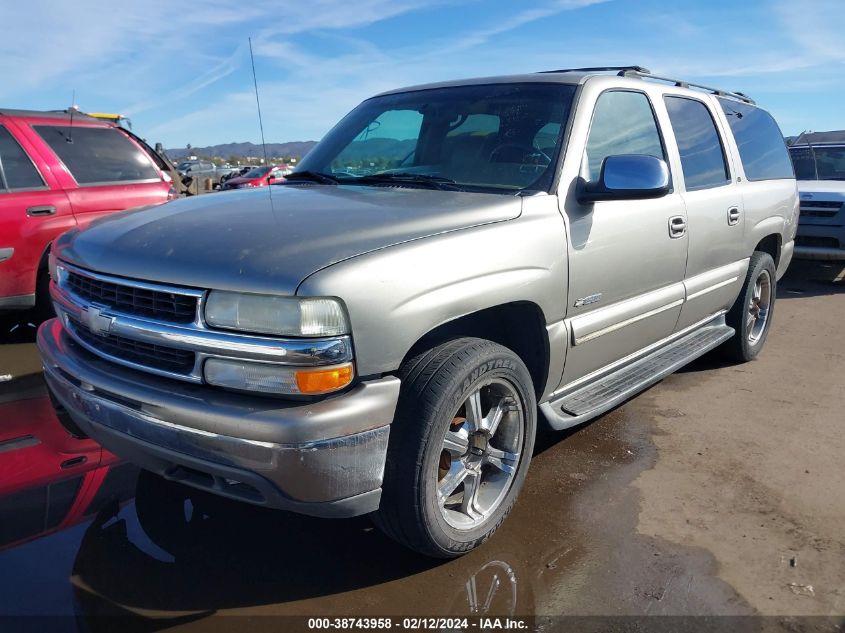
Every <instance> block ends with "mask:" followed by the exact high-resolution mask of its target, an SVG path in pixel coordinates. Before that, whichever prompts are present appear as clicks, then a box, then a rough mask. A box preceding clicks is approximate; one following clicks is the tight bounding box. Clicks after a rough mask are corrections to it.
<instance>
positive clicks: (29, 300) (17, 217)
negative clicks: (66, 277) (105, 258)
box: [0, 120, 76, 308]
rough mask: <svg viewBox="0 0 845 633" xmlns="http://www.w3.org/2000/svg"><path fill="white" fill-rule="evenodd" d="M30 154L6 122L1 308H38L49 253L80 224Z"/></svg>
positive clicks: (0, 208)
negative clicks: (55, 241) (41, 270)
mask: <svg viewBox="0 0 845 633" xmlns="http://www.w3.org/2000/svg"><path fill="white" fill-rule="evenodd" d="M30 152H32V148H31V147H30V146H29V143H28V140H27V138H26V137H25V136H24V135H22V134H21V133H20V130H18V129H17V127H16V126H15V125H14V124H13V123H12V122H10V121H8V120H6V121H5V122H0V307H11V308H14V307H26V306H28V305H33V304H34V300H35V296H34V295H35V286H36V277H37V272H38V266H39V264H40V263H41V260H42V257H43V255H44V252H45V251H46V250H47V247H48V246H49V244H50V242H52V241H53V239H55V238H56V236H58V235H59V234H61V233H63V232H64V231H66V230H67V229H70V228H72V227H73V226H75V224H76V222H75V220H74V216H73V213H72V212H71V206H70V202H69V200H68V197H67V196H66V195H65V192H64V191H62V190H61V188H60V187H59V186H58V183H56V182H55V180H54V178H53V176H52V174H51V173H50V171H49V170H47V169H43V166H42V167H39V166H37V165H36V162H35V161H34V160H33V158H32V156H36V157H37V154H35V153H32V155H31V154H30Z"/></svg>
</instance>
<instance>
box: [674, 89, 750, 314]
mask: <svg viewBox="0 0 845 633" xmlns="http://www.w3.org/2000/svg"><path fill="white" fill-rule="evenodd" d="M663 104H664V106H665V107H666V111H667V113H668V116H669V121H670V123H671V127H672V131H673V135H672V136H673V137H674V141H675V143H674V146H673V144H672V143H670V151H673V152H674V151H677V152H678V154H679V159H680V164H681V169H680V173H677V174H676V178H675V185H676V186H677V187H678V189H679V190H680V191H681V196H682V198H683V200H684V204H685V206H686V212H687V225H688V231H689V254H688V257H687V271H686V279H685V280H684V286H685V290H686V303H685V304H684V307H683V309H682V310H681V315H680V318H679V319H678V325H677V330H682V329H684V328H687V327H689V326H691V325H694V324H696V323H698V322H700V321H702V320H704V319H707V318H709V317H712V316H713V315H714V314H715V313H717V312H719V311H720V310H727V309H728V308H730V306H731V305H732V304H733V302H734V300H735V299H736V296H737V294H738V292H739V288H740V287H741V286H742V282H743V281H744V276H745V270H746V268H747V266H748V253H745V252H744V250H743V233H744V227H745V215H744V213H743V211H744V209H743V201H742V195H741V193H740V191H739V189H738V187H737V186H736V185H735V184H734V182H733V181H734V175H733V174H732V169H733V166H732V165H731V164H730V161H729V159H728V155H729V154H728V152H727V151H726V149H725V142H724V140H723V136H724V131H723V130H722V129H721V127H720V126H719V125H718V123H717V121H718V120H719V119H718V117H717V113H716V111H715V109H714V107H713V105H714V104H713V102H712V100H705V99H699V98H695V97H690V96H686V95H675V94H666V95H664V96H663Z"/></svg>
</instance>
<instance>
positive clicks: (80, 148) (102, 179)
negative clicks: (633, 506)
mask: <svg viewBox="0 0 845 633" xmlns="http://www.w3.org/2000/svg"><path fill="white" fill-rule="evenodd" d="M33 127H34V129H35V131H36V132H37V133H38V134H39V135H40V136H41V138H43V139H44V141H45V142H46V143H47V145H49V146H50V148H51V149H52V150H53V151H54V152H55V153H56V155H57V156H58V157H59V158H60V159H61V161H62V162H63V163H64V164H65V167H67V168H68V170H69V171H70V173H71V175H72V176H73V177H74V179H75V180H76V182H77V183H79V184H80V185H94V184H110V183H118V182H136V181H143V180H157V179H158V178H159V175H158V171H157V170H156V168H155V166H154V165H153V163H152V161H151V160H150V157H149V156H147V154H145V153H144V152H143V151H142V150H141V148H139V147H138V146H137V145H135V144H134V143H132V141H130V140H129V139H128V138H127V137H126V135H125V134H123V133H122V132H120V131H119V130H118V129H117V128H111V127H82V126H79V127H73V128H71V127H70V126H61V125H36V126H33Z"/></svg>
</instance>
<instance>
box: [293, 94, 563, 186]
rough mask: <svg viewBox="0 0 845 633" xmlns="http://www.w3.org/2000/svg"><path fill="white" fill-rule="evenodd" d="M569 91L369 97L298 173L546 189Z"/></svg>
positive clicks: (364, 180)
mask: <svg viewBox="0 0 845 633" xmlns="http://www.w3.org/2000/svg"><path fill="white" fill-rule="evenodd" d="M574 91H575V87H574V86H570V85H565V84H544V83H525V84H516V83H514V84H495V85H479V86H459V87H452V88H438V89H431V90H419V91H414V92H405V93H399V94H393V95H385V96H381V97H375V98H373V99H370V100H368V101H365V102H364V103H362V104H361V105H359V106H358V107H357V108H356V109H355V110H353V111H352V112H351V113H350V114H349V115H347V116H346V117H345V118H344V119H343V120H342V121H341V122H340V123H339V124H338V125H337V126H336V127H335V128H334V129H332V131H331V132H329V134H328V135H327V136H326V137H325V138H324V139H323V140H322V141H321V142H320V143H319V144H318V145H317V146H316V147H315V148H314V149H313V150H311V152H309V153H308V155H307V156H306V157H305V158H304V159H303V161H302V162H301V163H300V165H299V167H298V168H297V170H296V171H297V172H315V173H318V174H323V175H328V176H331V177H332V178H333V179H336V180H337V181H338V182H339V183H341V184H362V185H363V184H367V185H377V184H381V183H382V182H390V181H391V180H397V181H401V182H403V183H407V184H409V185H411V186H413V185H414V184H418V185H421V186H422V185H424V184H425V185H432V184H436V185H442V186H443V187H444V188H445V187H450V188H456V189H463V190H467V191H488V192H497V193H514V192H516V191H519V190H523V189H529V190H548V189H549V187H550V186H551V182H552V179H553V174H554V170H555V164H556V163H557V157H558V155H559V153H560V145H561V139H562V137H563V128H564V127H565V126H566V121H567V118H568V116H569V111H570V107H571V104H572V95H573V93H574Z"/></svg>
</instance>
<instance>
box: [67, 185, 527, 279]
mask: <svg viewBox="0 0 845 633" xmlns="http://www.w3.org/2000/svg"><path fill="white" fill-rule="evenodd" d="M521 202H522V201H521V198H519V197H517V196H504V195H497V194H484V193H466V192H459V191H440V190H427V189H411V188H398V187H360V186H331V185H284V186H271V187H266V188H262V189H252V190H249V189H246V190H236V191H232V192H229V193H226V194H213V193H212V194H205V195H202V196H194V197H190V198H182V199H179V200H175V201H173V202H168V203H166V204H163V205H160V206H157V207H152V208H146V209H139V210H135V211H127V212H124V213H117V214H114V215H112V216H110V217H107V218H105V219H103V220H99V221H97V222H94V223H92V224H91V225H90V226H89V227H88V228H87V229H85V230H81V231H80V230H72V231H70V232H68V233H66V234H65V235H64V236H62V238H60V239H59V240H58V241H57V243H56V244H55V245H54V249H53V250H54V251H55V252H56V254H57V255H58V257H60V258H61V259H63V260H65V261H68V262H70V263H72V264H76V265H77V266H81V267H83V268H88V269H91V270H94V271H99V272H103V273H109V274H112V275H119V276H124V277H131V278H135V279H143V280H148V281H158V282H163V283H172V284H177V285H182V286H192V287H196V288H218V289H222V290H240V291H246V292H269V293H279V294H293V293H294V292H295V291H296V288H297V286H298V285H299V284H300V282H301V281H302V280H303V279H305V278H306V277H307V276H308V275H310V274H311V273H313V272H315V271H317V270H320V269H321V268H324V267H326V266H329V265H331V264H334V263H336V262H339V261H341V260H344V259H348V258H350V257H354V256H356V255H360V254H362V253H366V252H370V251H373V250H377V249H380V248H385V247H388V246H391V245H394V244H399V243H401V242H406V241H409V240H415V239H419V238H422V237H427V236H431V235H435V234H438V233H444V232H447V231H454V230H458V229H463V228H467V227H471V226H477V225H481V224H488V223H491V222H500V221H503V220H509V219H512V218H515V217H517V216H518V215H519V214H520V210H521V206H522V204H521ZM420 272H421V274H424V271H420Z"/></svg>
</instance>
